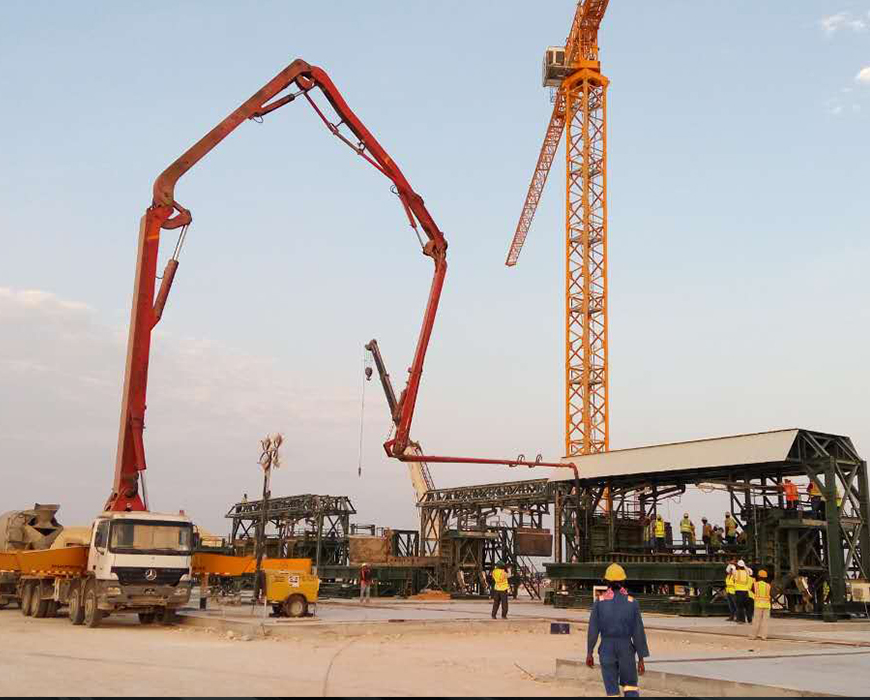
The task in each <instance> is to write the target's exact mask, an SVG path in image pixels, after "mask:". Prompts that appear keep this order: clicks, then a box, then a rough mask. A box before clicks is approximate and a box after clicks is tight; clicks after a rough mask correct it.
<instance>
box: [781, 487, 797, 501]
mask: <svg viewBox="0 0 870 700" xmlns="http://www.w3.org/2000/svg"><path fill="white" fill-rule="evenodd" d="M782 487H783V489H785V500H786V501H789V502H791V501H796V500H798V498H799V496H798V487H797V484H793V483H791V482H789V483H787V484H783V485H782Z"/></svg>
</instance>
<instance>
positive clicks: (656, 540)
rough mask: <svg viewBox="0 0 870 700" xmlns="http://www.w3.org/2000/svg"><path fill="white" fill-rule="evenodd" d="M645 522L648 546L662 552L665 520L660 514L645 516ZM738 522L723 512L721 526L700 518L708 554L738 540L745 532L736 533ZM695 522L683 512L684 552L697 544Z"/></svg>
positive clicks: (664, 537)
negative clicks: (723, 516) (650, 516)
mask: <svg viewBox="0 0 870 700" xmlns="http://www.w3.org/2000/svg"><path fill="white" fill-rule="evenodd" d="M645 521H646V523H647V539H648V546H649V547H650V549H651V550H652V551H654V552H664V551H665V550H666V549H667V525H668V524H667V522H666V521H665V519H664V518H663V517H662V516H661V515H656V517H655V518H645ZM738 527H739V526H738V524H737V520H735V518H734V516H733V515H731V513H725V520H724V522H723V525H722V526H719V525H712V524H710V523H709V522H708V521H707V518H706V517H704V518H701V541H702V543H703V545H704V549H705V550H706V552H707V553H708V554H712V553H713V552H718V551H719V550H721V549H722V548H723V547H726V546H728V547H732V546H734V545H735V544H737V543H738V542H740V539H741V537H742V538H745V533H744V532H740V533H739V534H738ZM696 533H697V531H696V529H695V523H694V522H693V521H692V519H691V518H690V517H689V514H688V513H684V514H683V519H682V520H681V521H680V535H681V536H682V549H683V551H686V552H694V551H695V547H696V544H697V540H696Z"/></svg>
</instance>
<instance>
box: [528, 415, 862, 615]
mask: <svg viewBox="0 0 870 700" xmlns="http://www.w3.org/2000/svg"><path fill="white" fill-rule="evenodd" d="M581 473H582V467H581ZM786 477H789V478H791V477H806V478H808V479H809V480H811V481H812V482H814V483H815V484H816V485H817V486H818V488H819V489H820V491H821V493H822V494H823V496H824V498H825V503H826V507H825V508H824V517H821V518H820V517H817V516H814V515H812V514H811V515H809V516H808V515H807V513H806V512H805V511H799V512H792V513H790V512H789V511H788V510H787V509H786V503H785V499H784V489H783V488H782V483H783V479H784V478H786ZM699 484H708V485H713V486H717V487H719V488H722V489H724V490H727V492H728V493H729V498H730V503H731V511H730V512H731V513H732V514H733V515H734V517H735V519H736V520H737V521H738V523H739V524H740V525H741V529H743V530H744V531H745V532H746V533H747V539H746V541H745V542H744V543H743V544H740V545H737V546H735V547H734V548H732V549H730V550H729V552H728V553H729V555H730V556H740V557H743V558H745V559H747V561H752V562H754V563H756V565H757V566H763V567H765V568H767V569H768V571H769V572H771V574H772V576H771V578H772V582H773V584H774V587H775V590H776V591H777V595H776V598H777V602H778V604H779V605H780V606H782V607H783V608H784V609H787V610H789V611H792V612H812V613H815V614H829V615H835V616H836V615H841V614H843V613H844V612H845V611H846V609H847V607H848V606H847V603H848V597H847V583H848V582H850V581H859V580H864V581H866V580H868V579H870V492H868V481H867V463H866V461H864V460H862V459H861V457H860V456H859V455H858V453H857V451H856V450H855V447H854V445H853V444H852V441H851V440H850V439H849V438H848V437H843V436H838V435H831V434H827V433H820V432H815V431H809V430H799V431H797V435H796V437H795V440H794V442H793V444H792V446H791V448H790V450H789V452H788V454H787V456H786V457H785V459H783V460H782V461H777V462H769V463H764V464H749V465H730V466H722V467H702V468H694V469H684V470H680V471H661V472H651V473H645V474H628V475H622V476H618V475H616V476H612V477H600V478H596V479H581V480H580V491H579V494H578V493H577V488H576V485H575V484H574V483H573V482H569V481H563V482H554V493H553V500H554V503H555V508H554V515H555V520H556V532H555V537H556V561H555V562H554V563H553V564H546V565H545V566H546V567H547V570H548V573H549V574H550V576H552V577H553V578H555V579H557V580H558V581H560V582H564V583H566V584H567V585H568V588H569V589H573V590H574V591H575V592H577V591H580V590H585V589H588V588H589V587H590V586H591V585H592V584H594V583H595V582H597V581H599V580H600V578H601V576H602V575H603V572H604V568H605V567H606V565H607V564H608V563H609V562H611V561H614V560H615V561H620V562H621V563H623V565H624V567H625V568H626V570H627V573H628V575H629V579H631V580H634V581H635V582H638V583H639V584H640V585H641V586H646V588H647V589H649V587H653V588H657V589H661V588H662V587H670V588H671V590H672V591H673V587H674V586H682V585H690V584H692V585H694V584H696V583H698V582H699V581H701V582H706V581H708V579H709V575H710V574H709V571H707V569H706V568H704V569H703V571H704V573H703V576H702V577H701V578H700V579H698V578H697V577H695V574H693V573H692V572H693V571H697V572H700V571H701V569H697V567H698V566H702V568H703V567H708V565H709V564H710V562H714V561H717V560H722V559H723V556H725V555H716V554H714V555H705V554H698V553H697V552H695V551H691V552H677V551H676V550H677V549H681V548H680V547H674V548H671V549H670V550H669V551H666V552H664V553H651V552H649V550H648V548H646V547H645V546H644V545H643V544H642V542H643V541H644V539H645V535H644V533H643V531H642V528H643V527H644V525H643V521H641V517H642V516H646V517H654V516H655V514H656V512H657V508H658V504H659V503H661V502H662V501H663V500H664V499H667V498H670V497H673V496H675V495H679V494H682V493H684V492H685V490H686V487H687V486H689V485H699ZM608 492H609V494H610V496H611V497H612V499H613V502H614V504H615V506H614V508H613V510H612V511H611V512H602V511H601V510H600V509H599V508H598V505H599V504H600V502H601V499H602V498H604V497H605V494H607V493H608ZM635 502H636V503H638V504H640V508H639V510H633V509H632V504H633V503H635ZM827 504H833V507H832V506H831V505H827ZM621 527H622V528H624V529H626V530H629V531H630V530H631V529H632V528H634V532H635V533H637V532H638V528H640V542H641V544H639V545H638V546H634V545H630V546H626V545H625V543H626V542H627V541H630V540H631V538H630V537H625V536H622V535H621V533H620V528H621ZM636 539H637V536H635V540H636ZM693 567H694V568H693ZM723 578H724V576H723ZM717 585H718V584H717ZM711 586H712V587H709V586H708V587H707V588H706V589H705V590H706V593H707V594H712V593H715V592H716V590H717V586H716V585H712V584H711ZM647 592H649V590H647Z"/></svg>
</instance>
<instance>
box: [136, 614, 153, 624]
mask: <svg viewBox="0 0 870 700" xmlns="http://www.w3.org/2000/svg"><path fill="white" fill-rule="evenodd" d="M139 622H140V624H143V625H153V624H154V613H153V612H150V613H139Z"/></svg>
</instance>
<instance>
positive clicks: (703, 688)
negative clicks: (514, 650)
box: [556, 659, 836, 698]
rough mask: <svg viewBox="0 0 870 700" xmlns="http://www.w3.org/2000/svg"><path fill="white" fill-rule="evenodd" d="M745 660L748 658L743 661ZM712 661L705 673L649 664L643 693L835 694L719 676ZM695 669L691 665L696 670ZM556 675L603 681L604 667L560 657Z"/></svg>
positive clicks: (792, 695)
mask: <svg viewBox="0 0 870 700" xmlns="http://www.w3.org/2000/svg"><path fill="white" fill-rule="evenodd" d="M741 663H745V662H743V661H742V662H741ZM709 665H710V664H709V662H705V663H704V669H705V670H704V671H703V673H692V672H689V673H684V672H680V671H679V670H676V669H668V670H665V671H663V670H659V669H658V668H653V667H652V663H650V664H648V665H647V671H646V674H645V675H644V676H643V678H642V679H641V682H640V686H641V694H649V693H650V692H654V693H655V692H659V693H674V694H677V695H687V696H691V697H723V698H733V697H754V698H759V697H819V696H822V697H832V696H836V694H831V693H828V692H826V691H814V690H804V689H801V688H790V687H782V686H778V685H766V684H763V683H760V682H756V681H744V680H734V678H733V677H725V678H719V677H717V676H716V675H715V674H709V673H707V672H706V668H707V667H708V666H709ZM694 670H695V669H690V671H694ZM556 679H557V680H560V681H574V682H578V683H584V684H589V683H596V682H597V683H601V670H600V669H599V668H597V667H596V668H587V666H586V664H585V663H584V662H582V661H577V660H572V659H558V660H557V661H556Z"/></svg>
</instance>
